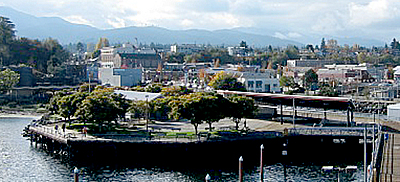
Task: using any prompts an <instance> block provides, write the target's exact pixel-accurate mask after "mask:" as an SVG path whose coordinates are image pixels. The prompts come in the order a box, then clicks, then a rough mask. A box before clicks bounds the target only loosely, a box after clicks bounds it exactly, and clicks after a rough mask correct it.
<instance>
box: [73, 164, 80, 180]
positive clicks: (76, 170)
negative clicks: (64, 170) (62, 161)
mask: <svg viewBox="0 0 400 182" xmlns="http://www.w3.org/2000/svg"><path fill="white" fill-rule="evenodd" d="M78 181H79V169H78V168H76V167H75V169H74V182H78Z"/></svg>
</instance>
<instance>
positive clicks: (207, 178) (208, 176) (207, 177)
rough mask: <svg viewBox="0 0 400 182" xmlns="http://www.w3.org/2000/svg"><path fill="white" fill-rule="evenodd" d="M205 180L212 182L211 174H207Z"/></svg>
mask: <svg viewBox="0 0 400 182" xmlns="http://www.w3.org/2000/svg"><path fill="white" fill-rule="evenodd" d="M205 179H206V182H210V180H211V176H210V175H209V174H207V175H206V178H205Z"/></svg>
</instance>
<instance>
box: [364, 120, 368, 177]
mask: <svg viewBox="0 0 400 182" xmlns="http://www.w3.org/2000/svg"><path fill="white" fill-rule="evenodd" d="M367 176H368V174H367V126H365V127H364V181H367V179H368V178H367Z"/></svg>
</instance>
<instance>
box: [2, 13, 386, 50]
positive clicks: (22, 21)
mask: <svg viewBox="0 0 400 182" xmlns="http://www.w3.org/2000/svg"><path fill="white" fill-rule="evenodd" d="M0 16H5V17H8V18H10V19H11V21H12V22H14V24H16V30H17V36H20V37H27V38H30V39H39V40H42V39H46V38H49V37H51V38H54V39H57V40H58V41H59V42H60V43H62V44H69V43H77V42H84V43H89V42H91V43H96V42H97V41H98V39H99V38H100V37H106V38H108V39H109V40H110V42H112V43H124V42H135V38H137V39H138V40H139V42H141V43H146V44H150V43H151V42H153V43H160V44H174V43H178V44H194V43H197V44H212V45H225V46H234V45H238V44H239V43H240V42H241V41H242V40H244V41H246V42H247V44H248V45H250V46H255V47H266V46H268V45H272V46H279V47H283V46H287V45H296V46H303V45H306V44H309V43H311V44H314V45H316V44H319V43H320V41H321V38H322V37H325V38H326V39H328V38H334V39H336V40H338V43H339V44H340V45H343V44H348V45H350V46H352V45H353V44H354V43H357V44H359V45H362V46H367V47H370V46H378V47H379V46H384V45H385V43H384V42H383V41H378V40H373V39H365V38H354V37H352V38H340V37H339V38H335V37H332V36H331V37H329V36H323V35H312V34H311V35H309V33H298V35H299V37H286V38H278V37H279V36H276V34H277V33H281V34H282V35H283V34H288V33H289V32H290V31H278V30H273V29H269V30H266V29H260V28H252V27H247V28H245V27H238V28H232V29H222V30H215V31H208V30H201V29H190V30H169V29H166V28H161V27H154V26H150V27H135V26H131V27H125V28H116V29H107V30H101V29H98V28H95V27H92V26H89V25H82V24H74V23H70V22H68V21H66V20H64V19H62V18H57V17H35V16H32V15H29V14H26V13H23V12H20V11H17V10H15V9H13V8H10V7H5V6H0ZM296 33H297V32H296Z"/></svg>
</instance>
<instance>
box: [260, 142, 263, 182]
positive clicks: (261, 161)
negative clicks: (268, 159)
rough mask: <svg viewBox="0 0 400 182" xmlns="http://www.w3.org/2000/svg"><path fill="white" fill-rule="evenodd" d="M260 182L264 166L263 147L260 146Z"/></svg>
mask: <svg viewBox="0 0 400 182" xmlns="http://www.w3.org/2000/svg"><path fill="white" fill-rule="evenodd" d="M260 149H261V150H260V181H261V182H263V181H264V165H263V155H264V145H263V144H261V146H260Z"/></svg>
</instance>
